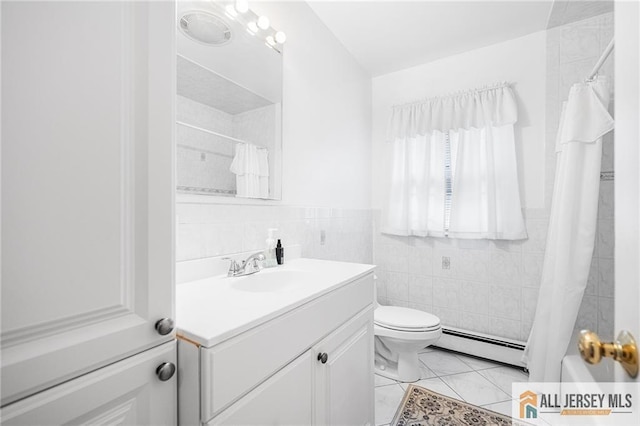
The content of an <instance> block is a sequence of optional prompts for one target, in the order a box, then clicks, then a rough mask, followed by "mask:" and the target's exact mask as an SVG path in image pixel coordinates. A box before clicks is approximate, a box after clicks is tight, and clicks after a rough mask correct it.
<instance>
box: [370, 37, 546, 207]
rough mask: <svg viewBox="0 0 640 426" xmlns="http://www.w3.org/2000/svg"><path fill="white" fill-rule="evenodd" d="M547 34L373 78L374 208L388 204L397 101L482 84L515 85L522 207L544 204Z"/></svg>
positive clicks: (445, 92)
mask: <svg viewBox="0 0 640 426" xmlns="http://www.w3.org/2000/svg"><path fill="white" fill-rule="evenodd" d="M545 61H546V55H545V32H544V31H542V32H538V33H534V34H530V35H527V36H525V37H520V38H517V39H514V40H509V41H506V42H504V43H499V44H495V45H492V46H488V47H484V48H481V49H476V50H472V51H470V52H465V53H461V54H459V55H454V56H450V57H447V58H444V59H441V60H438V61H434V62H429V63H427V64H423V65H419V66H416V67H413V68H408V69H405V70H402V71H398V72H394V73H391V74H386V75H383V76H380V77H376V78H374V79H373V117H372V118H373V145H374V148H373V170H375V173H373V199H372V201H373V207H374V208H375V209H380V208H384V206H385V204H386V200H387V195H388V190H389V165H390V161H389V159H390V153H391V151H390V146H389V145H388V144H386V143H385V140H384V138H385V134H386V126H387V122H388V119H389V111H390V108H391V106H392V105H394V104H401V103H405V102H411V101H415V100H420V99H423V98H426V97H433V96H439V95H444V94H448V93H451V92H457V91H461V90H466V89H473V88H476V87H482V86H484V85H487V84H492V83H496V82H501V81H507V82H510V83H512V84H513V88H514V91H515V93H516V96H517V98H518V110H519V119H518V123H517V124H516V126H515V131H516V143H517V146H518V163H519V164H518V166H519V173H520V188H521V196H522V200H523V203H524V205H523V207H526V208H544V180H541V179H540V176H543V175H544V171H545V170H544V149H545V143H544V137H545Z"/></svg>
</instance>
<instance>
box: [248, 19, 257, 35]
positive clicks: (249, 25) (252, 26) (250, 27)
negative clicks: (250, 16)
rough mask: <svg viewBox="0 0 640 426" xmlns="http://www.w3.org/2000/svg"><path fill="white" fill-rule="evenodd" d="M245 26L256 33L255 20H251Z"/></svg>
mask: <svg viewBox="0 0 640 426" xmlns="http://www.w3.org/2000/svg"><path fill="white" fill-rule="evenodd" d="M247 28H249V31H251V32H253V33H257V32H258V24H256V22H255V21H251V22H249V23H248V24H247Z"/></svg>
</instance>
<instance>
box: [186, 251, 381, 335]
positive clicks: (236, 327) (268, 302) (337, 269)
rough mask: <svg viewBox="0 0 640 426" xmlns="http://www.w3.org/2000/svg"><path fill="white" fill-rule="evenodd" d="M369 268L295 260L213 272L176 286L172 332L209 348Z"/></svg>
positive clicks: (360, 265) (355, 276) (337, 285)
mask: <svg viewBox="0 0 640 426" xmlns="http://www.w3.org/2000/svg"><path fill="white" fill-rule="evenodd" d="M374 268H375V266H374V265H366V264H360V263H347V262H336V261H329V260H317V259H305V258H301V259H294V260H289V261H287V263H286V264H285V265H280V266H278V267H276V268H267V269H263V270H262V271H260V272H258V273H257V274H254V275H249V276H246V277H227V276H226V275H216V276H213V277H209V278H204V279H199V280H195V281H191V282H185V283H182V284H179V285H178V286H177V290H176V319H177V329H178V330H177V334H178V335H179V336H182V337H185V338H187V339H189V340H191V341H194V342H196V343H198V344H200V345H202V346H204V347H211V346H213V345H216V344H218V343H221V342H223V341H225V340H227V339H229V338H231V337H234V336H236V335H238V334H240V333H242V332H243V331H246V330H249V329H251V328H253V327H255V326H257V325H260V324H262V323H264V322H267V321H269V320H271V319H273V318H275V317H277V316H279V315H282V314H283V313H285V312H288V311H291V310H292V309H295V308H297V307H298V306H301V305H303V304H305V303H307V302H309V301H311V300H313V299H316V298H318V297H320V296H322V295H324V294H326V293H329V292H330V291H333V290H335V289H337V288H339V287H341V286H342V285H344V284H346V283H348V282H351V281H353V280H355V279H357V278H360V277H362V276H364V275H366V274H368V273H370V272H372V271H373V270H374ZM261 274H262V276H261ZM272 274H273V275H274V277H275V276H276V275H277V276H278V277H279V278H278V279H275V280H274V279H272V278H271V277H269V276H268V275H272ZM280 277H281V279H280ZM252 278H253V281H252ZM287 281H288V282H287ZM262 282H264V287H261V286H262V285H263V284H262ZM281 284H282V285H281ZM280 287H282V288H280Z"/></svg>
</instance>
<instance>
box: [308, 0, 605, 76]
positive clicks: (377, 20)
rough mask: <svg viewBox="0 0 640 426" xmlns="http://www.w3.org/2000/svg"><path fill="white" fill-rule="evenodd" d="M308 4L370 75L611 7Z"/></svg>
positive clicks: (543, 2)
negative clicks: (584, 10) (584, 11)
mask: <svg viewBox="0 0 640 426" xmlns="http://www.w3.org/2000/svg"><path fill="white" fill-rule="evenodd" d="M308 3H309V6H310V7H311V8H312V9H313V10H314V12H315V13H316V14H317V15H318V17H319V18H320V19H321V20H322V21H323V22H324V24H325V25H326V26H327V27H328V28H329V30H330V31H331V32H333V34H334V35H335V36H336V37H337V38H338V40H339V41H340V42H341V43H342V44H343V45H344V46H345V47H346V49H347V50H348V51H349V52H351V54H352V55H353V56H354V57H355V59H356V60H357V61H358V62H359V63H360V64H361V65H362V66H363V67H364V68H365V70H367V71H368V72H369V73H370V74H371V75H372V76H374V77H375V76H378V75H382V74H387V73H390V72H393V71H398V70H401V69H405V68H409V67H412V66H416V65H420V64H423V63H426V62H430V61H433V60H436V59H439V58H443V57H446V56H450V55H455V54H457V53H462V52H465V51H469V50H473V49H477V48H480V47H483V46H488V45H491V44H495V43H499V42H502V41H506V40H510V39H514V38H517V37H521V36H524V35H527V34H530V33H533V32H536V31H541V30H544V29H546V28H547V27H548V25H549V23H550V21H551V20H550V17H552V16H553V17H555V19H554V20H553V22H554V24H555V25H561V24H564V23H566V22H569V21H571V19H573V18H575V17H576V16H577V17H578V18H577V19H585V18H587V17H589V16H594V15H595V14H599V13H604V12H603V11H600V10H601V9H602V8H601V7H600V5H599V4H600V3H608V4H609V5H610V6H611V8H612V2H611V1H603V2H597V1H595V2H594V1H590V2H584V3H592V5H591V7H590V9H589V10H590V11H589V12H587V13H586V15H588V16H583V15H585V13H582V8H579V7H575V6H572V7H569V6H566V5H565V3H582V2H575V1H569V2H566V1H557V2H556V3H557V4H556V5H555V7H554V2H553V0H536V1H518V0H510V1H454V0H448V1H426V0H423V1H318V0H315V1H314V0H310V1H308ZM596 3H598V5H595V6H594V5H593V4H596ZM570 8H571V10H569V9H570ZM552 9H553V13H552ZM605 11H606V10H605ZM556 15H558V16H556ZM577 19H573V20H577ZM556 22H560V23H558V24H556Z"/></svg>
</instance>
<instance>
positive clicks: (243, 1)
mask: <svg viewBox="0 0 640 426" xmlns="http://www.w3.org/2000/svg"><path fill="white" fill-rule="evenodd" d="M236 10H237V11H238V12H240V13H246V12H247V10H249V2H248V1H247V0H236Z"/></svg>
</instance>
